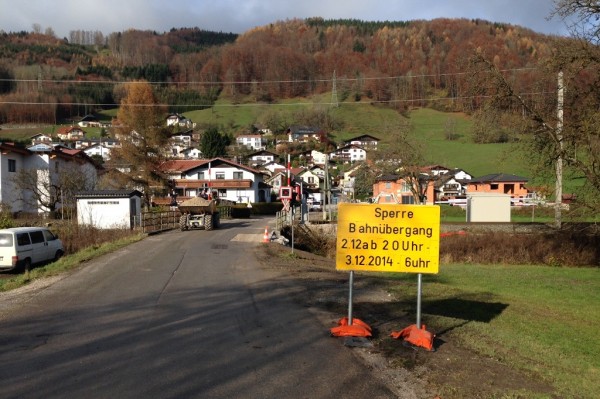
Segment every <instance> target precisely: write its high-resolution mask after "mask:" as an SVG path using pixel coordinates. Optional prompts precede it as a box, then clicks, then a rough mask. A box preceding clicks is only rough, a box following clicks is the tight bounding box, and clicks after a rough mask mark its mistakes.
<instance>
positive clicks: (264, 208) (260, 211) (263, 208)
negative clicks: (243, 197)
mask: <svg viewBox="0 0 600 399" xmlns="http://www.w3.org/2000/svg"><path fill="white" fill-rule="evenodd" d="M251 209H252V214H253V215H275V214H276V213H277V212H279V211H280V210H282V209H283V204H282V203H281V202H257V203H254V204H252V208H251Z"/></svg>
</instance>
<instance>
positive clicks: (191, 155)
mask: <svg viewBox="0 0 600 399" xmlns="http://www.w3.org/2000/svg"><path fill="white" fill-rule="evenodd" d="M201 157H202V151H200V149H199V148H196V147H189V148H185V149H183V150H181V151H180V152H179V156H178V158H183V159H200V158H201Z"/></svg>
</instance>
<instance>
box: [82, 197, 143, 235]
mask: <svg viewBox="0 0 600 399" xmlns="http://www.w3.org/2000/svg"><path fill="white" fill-rule="evenodd" d="M75 197H76V198H77V222H78V223H79V224H80V225H90V226H94V227H97V228H99V229H125V228H127V229H131V228H133V227H134V226H135V225H136V224H137V223H139V220H140V216H141V212H142V193H140V192H139V191H137V190H101V191H83V192H80V193H78V194H77V195H76V196H75Z"/></svg>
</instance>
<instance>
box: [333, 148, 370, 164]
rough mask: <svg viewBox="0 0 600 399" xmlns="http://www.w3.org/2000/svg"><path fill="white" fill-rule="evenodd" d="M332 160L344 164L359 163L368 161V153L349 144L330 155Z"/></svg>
mask: <svg viewBox="0 0 600 399" xmlns="http://www.w3.org/2000/svg"><path fill="white" fill-rule="evenodd" d="M329 155H330V157H331V158H332V159H336V160H339V161H340V162H344V163H348V162H350V163H354V162H357V161H365V160H366V159H367V151H365V149H364V148H362V147H360V146H357V145H354V144H349V145H347V146H344V147H341V148H338V149H336V150H335V151H333V152H332V153H330V154H329Z"/></svg>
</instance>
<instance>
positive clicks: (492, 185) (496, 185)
mask: <svg viewBox="0 0 600 399" xmlns="http://www.w3.org/2000/svg"><path fill="white" fill-rule="evenodd" d="M490 190H498V184H490Z"/></svg>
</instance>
